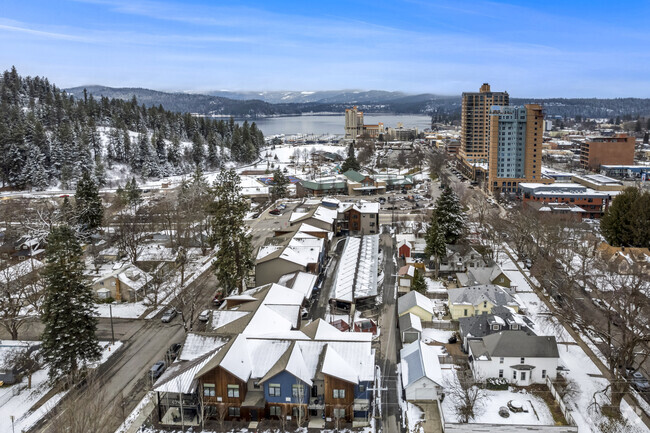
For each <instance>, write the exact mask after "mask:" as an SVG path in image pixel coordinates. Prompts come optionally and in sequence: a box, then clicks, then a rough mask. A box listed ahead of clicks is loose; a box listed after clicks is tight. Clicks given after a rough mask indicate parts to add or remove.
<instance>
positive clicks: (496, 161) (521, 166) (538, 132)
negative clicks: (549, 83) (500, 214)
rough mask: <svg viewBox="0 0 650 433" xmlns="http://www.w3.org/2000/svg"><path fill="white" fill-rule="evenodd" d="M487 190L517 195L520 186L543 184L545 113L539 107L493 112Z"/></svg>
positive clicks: (503, 108)
mask: <svg viewBox="0 0 650 433" xmlns="http://www.w3.org/2000/svg"><path fill="white" fill-rule="evenodd" d="M489 120H490V136H489V147H488V155H489V158H488V178H487V182H488V183H487V185H488V189H489V190H490V191H492V193H495V194H496V193H500V192H505V193H515V192H517V189H518V185H519V183H520V182H540V179H541V177H542V141H543V135H544V112H543V111H542V107H541V106H540V105H537V104H528V105H525V106H523V107H500V106H494V107H492V108H491V109H490V114H489Z"/></svg>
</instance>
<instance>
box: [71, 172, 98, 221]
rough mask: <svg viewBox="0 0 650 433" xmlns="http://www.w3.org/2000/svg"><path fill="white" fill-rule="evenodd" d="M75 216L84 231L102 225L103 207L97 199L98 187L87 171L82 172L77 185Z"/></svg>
mask: <svg viewBox="0 0 650 433" xmlns="http://www.w3.org/2000/svg"><path fill="white" fill-rule="evenodd" d="M75 214H76V219H77V223H78V224H79V225H81V227H82V228H83V229H84V230H88V231H94V230H96V229H97V228H98V227H100V226H101V225H102V219H103V218H104V207H103V206H102V199H101V197H99V187H98V186H97V184H96V183H95V181H94V180H93V179H92V178H91V177H90V173H88V171H84V172H83V175H82V176H81V179H80V180H79V182H78V183H77V191H76V192H75Z"/></svg>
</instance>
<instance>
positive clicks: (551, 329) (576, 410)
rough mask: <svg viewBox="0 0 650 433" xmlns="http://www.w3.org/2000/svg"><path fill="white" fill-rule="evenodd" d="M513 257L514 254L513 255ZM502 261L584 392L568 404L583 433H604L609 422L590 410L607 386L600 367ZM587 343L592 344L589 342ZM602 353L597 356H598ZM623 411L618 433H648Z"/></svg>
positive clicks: (537, 324)
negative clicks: (603, 425)
mask: <svg viewBox="0 0 650 433" xmlns="http://www.w3.org/2000/svg"><path fill="white" fill-rule="evenodd" d="M504 248H505V249H508V250H509V247H508V246H506V245H504ZM511 254H513V253H512V252H511ZM513 256H514V254H513ZM498 261H499V262H500V264H501V267H502V269H503V271H504V273H505V274H506V275H507V276H508V277H509V278H510V279H511V280H512V282H513V284H516V285H517V294H516V297H517V298H518V300H519V301H520V302H521V304H522V307H523V308H524V310H525V311H526V314H527V316H528V318H530V319H531V320H532V321H533V323H534V324H535V326H534V331H535V333H537V335H554V336H555V337H556V339H557V341H558V343H559V353H560V365H563V366H565V367H566V368H567V369H568V372H566V373H563V374H564V376H565V377H566V378H568V379H570V380H573V381H575V382H576V383H577V384H578V388H579V389H580V393H579V394H578V395H577V396H576V397H575V398H574V399H573V400H570V401H567V404H568V406H569V408H570V409H572V411H571V413H572V416H573V418H574V420H575V422H576V424H577V426H578V428H579V430H580V432H581V433H582V432H593V433H599V432H601V431H603V430H602V428H601V424H602V423H604V422H605V421H606V418H605V417H604V416H603V415H601V414H600V413H599V412H597V411H595V410H593V409H592V408H591V407H590V406H591V403H592V401H593V395H594V393H595V392H596V391H601V390H603V389H605V387H606V386H607V383H608V381H607V379H604V378H602V377H598V376H601V372H600V370H599V369H598V367H596V365H595V364H594V362H593V361H592V360H591V359H590V358H589V356H587V354H586V353H585V352H584V350H582V348H580V346H578V345H576V342H575V340H574V339H573V338H572V337H571V335H570V334H569V333H568V331H567V330H566V329H565V328H564V327H563V326H562V325H561V324H560V323H559V322H558V320H557V319H556V318H555V317H553V316H552V315H551V313H550V311H549V310H548V308H547V307H546V305H545V304H544V302H543V301H542V300H541V299H540V298H539V297H538V296H537V294H536V293H535V292H534V291H533V289H532V287H530V285H529V284H528V281H526V278H524V275H523V274H522V273H521V272H520V271H519V270H518V269H517V266H516V265H515V264H514V263H513V262H512V260H511V259H510V258H509V257H508V256H507V255H506V254H505V253H501V254H499V258H498ZM519 265H520V266H521V267H522V269H523V264H521V263H520V264H519ZM525 272H528V271H525ZM583 340H584V341H585V342H586V343H589V341H588V340H587V339H583ZM594 348H595V346H594ZM598 353H599V352H596V354H598ZM621 410H622V412H623V414H624V416H623V419H624V420H625V421H626V423H627V424H626V425H619V426H618V428H619V430H612V431H615V432H617V433H618V432H621V433H622V432H626V433H641V432H647V431H648V429H647V428H646V426H645V425H644V424H643V421H642V420H641V419H640V418H639V416H638V415H637V414H636V413H634V411H633V410H632V408H630V406H629V405H628V404H627V403H626V402H625V401H623V402H622V404H621Z"/></svg>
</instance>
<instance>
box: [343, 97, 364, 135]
mask: <svg viewBox="0 0 650 433" xmlns="http://www.w3.org/2000/svg"><path fill="white" fill-rule="evenodd" d="M361 134H363V111H359V109H358V108H357V106H356V105H355V106H354V107H352V108H346V109H345V138H346V139H349V140H354V139H355V138H357V137H358V136H360V135H361Z"/></svg>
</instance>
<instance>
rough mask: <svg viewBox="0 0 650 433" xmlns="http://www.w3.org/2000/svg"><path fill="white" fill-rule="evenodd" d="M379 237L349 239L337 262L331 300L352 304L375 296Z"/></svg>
mask: <svg viewBox="0 0 650 433" xmlns="http://www.w3.org/2000/svg"><path fill="white" fill-rule="evenodd" d="M378 257H379V236H378V235H369V236H363V237H350V238H348V239H347V241H346V245H345V249H344V251H343V254H342V256H341V259H340V260H339V268H338V273H337V275H336V280H335V282H334V290H333V292H332V293H333V294H332V298H333V299H336V300H339V301H343V302H352V301H353V300H356V299H360V298H367V297H371V296H377V261H378Z"/></svg>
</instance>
